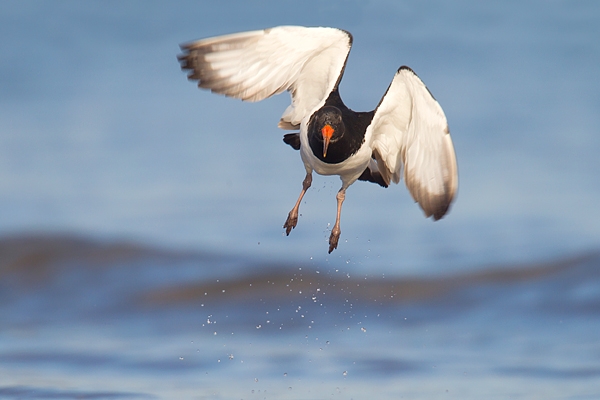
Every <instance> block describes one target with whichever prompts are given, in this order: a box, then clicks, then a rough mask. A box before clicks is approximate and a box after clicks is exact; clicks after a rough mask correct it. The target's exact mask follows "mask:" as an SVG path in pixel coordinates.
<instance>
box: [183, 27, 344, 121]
mask: <svg viewBox="0 0 600 400" xmlns="http://www.w3.org/2000/svg"><path fill="white" fill-rule="evenodd" d="M351 46H352V36H351V35H350V33H348V32H346V31H342V30H339V29H335V28H305V27H299V26H280V27H277V28H271V29H265V30H260V31H251V32H242V33H236V34H232V35H225V36H218V37H214V38H209V39H204V40H199V41H197V42H192V43H187V44H183V45H181V49H182V51H183V54H181V55H180V56H179V57H178V58H179V60H180V62H181V68H182V69H184V70H191V72H190V73H189V75H188V78H189V79H191V80H198V81H199V82H198V86H199V87H201V88H206V89H210V90H211V91H213V92H216V93H221V94H224V95H226V96H230V97H235V98H238V99H242V100H248V101H259V100H263V99H266V98H267V97H270V96H273V95H275V94H279V93H281V92H283V91H285V90H288V91H289V92H290V93H291V96H292V104H291V105H290V106H289V107H288V108H287V110H286V111H285V112H284V114H283V116H282V117H281V121H280V122H279V127H280V128H283V129H295V128H297V127H298V126H299V125H300V122H301V121H302V119H303V118H304V117H305V116H307V115H309V114H310V113H312V112H313V111H314V109H315V107H317V105H319V103H321V102H324V101H325V100H326V98H327V96H328V95H329V93H331V91H332V90H333V89H334V88H335V87H336V86H337V84H338V83H339V80H340V79H341V76H342V73H343V69H344V65H345V63H346V58H347V57H348V53H349V51H350V47H351Z"/></svg>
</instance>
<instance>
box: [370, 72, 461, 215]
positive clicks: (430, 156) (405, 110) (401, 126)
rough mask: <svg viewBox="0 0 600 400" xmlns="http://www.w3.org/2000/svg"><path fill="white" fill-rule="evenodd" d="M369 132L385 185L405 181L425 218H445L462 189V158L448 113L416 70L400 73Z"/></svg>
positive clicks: (381, 104)
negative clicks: (459, 165) (459, 160)
mask: <svg viewBox="0 0 600 400" xmlns="http://www.w3.org/2000/svg"><path fill="white" fill-rule="evenodd" d="M369 129H370V131H371V138H372V142H371V146H372V148H373V154H374V156H375V159H376V161H377V167H378V169H379V171H380V173H381V176H382V177H383V179H384V180H385V182H386V183H388V184H389V182H390V180H391V181H393V182H395V183H398V182H399V181H400V178H401V177H402V175H404V181H405V183H406V186H407V188H408V190H409V191H410V193H411V195H412V197H413V199H414V200H415V201H416V202H418V203H419V205H420V206H421V208H422V209H423V211H424V212H425V215H426V216H427V217H430V216H433V218H434V219H435V220H438V219H440V218H442V217H443V216H444V214H446V212H447V211H448V208H449V207H450V204H451V203H452V200H453V199H454V196H455V194H456V190H457V187H458V173H457V166H456V156H455V154H454V147H453V145H452V139H451V138H450V131H449V129H448V123H447V121H446V116H445V115H444V112H443V110H442V108H441V107H440V105H439V104H438V102H437V101H436V100H435V98H434V97H433V96H432V95H431V93H430V92H429V90H428V89H427V87H426V86H425V84H423V82H422V81H421V80H420V79H419V77H418V76H417V75H416V74H415V73H414V72H413V71H412V70H411V69H410V68H408V67H401V68H400V69H399V70H398V72H397V73H396V75H395V76H394V79H393V80H392V83H391V84H390V87H389V88H388V90H387V92H386V94H385V95H384V96H383V98H382V99H381V102H380V103H379V106H378V107H377V110H376V111H375V115H374V116H373V121H372V123H371V125H370V126H369ZM403 171H404V173H403Z"/></svg>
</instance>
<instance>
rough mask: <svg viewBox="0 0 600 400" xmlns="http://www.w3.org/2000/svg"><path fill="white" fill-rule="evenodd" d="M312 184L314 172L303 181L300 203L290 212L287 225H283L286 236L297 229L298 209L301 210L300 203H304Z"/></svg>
mask: <svg viewBox="0 0 600 400" xmlns="http://www.w3.org/2000/svg"><path fill="white" fill-rule="evenodd" d="M311 183H312V172H307V173H306V177H305V178H304V180H303V181H302V191H301V192H300V197H298V201H297V202H296V205H295V206H294V208H292V211H290V213H289V214H288V217H287V219H286V220H285V224H283V227H284V228H285V234H286V235H288V236H289V234H290V232H291V231H292V229H294V228H295V227H296V224H297V223H298V209H299V208H300V202H301V201H302V198H303V197H304V194H305V193H306V191H307V190H308V188H309V187H310V184H311Z"/></svg>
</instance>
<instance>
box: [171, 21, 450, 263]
mask: <svg viewBox="0 0 600 400" xmlns="http://www.w3.org/2000/svg"><path fill="white" fill-rule="evenodd" d="M351 47H352V35H351V34H350V33H349V32H347V31H344V30H341V29H336V28H321V27H311V28H307V27H300V26H280V27H275V28H271V29H264V30H257V31H250V32H241V33H235V34H230V35H224V36H217V37H212V38H208V39H202V40H198V41H194V42H190V43H185V44H182V45H181V50H182V54H180V55H179V56H178V59H179V62H180V63H181V68H182V69H183V70H184V71H189V74H188V79H190V80H192V81H198V87H200V88H203V89H210V90H211V91H212V92H215V93H220V94H223V95H225V96H229V97H234V98H238V99H241V100H245V101H252V102H254V101H260V100H263V99H266V98H268V97H271V96H273V95H276V94H279V93H282V92H284V91H288V92H289V93H290V95H291V103H292V104H291V105H290V106H289V107H288V108H287V109H286V110H285V112H284V113H283V115H282V117H281V119H280V121H279V125H278V126H279V128H282V129H284V130H299V131H298V132H293V133H287V134H285V135H284V136H283V141H284V142H285V143H287V144H289V145H290V146H292V147H293V148H294V149H296V150H300V156H301V158H302V161H303V163H304V168H305V169H306V177H305V178H304V180H303V182H302V191H301V192H300V196H299V197H298V200H297V201H296V204H295V205H294V207H293V208H292V210H291V211H290V212H289V214H288V217H287V220H286V221H285V224H284V225H283V227H284V229H285V232H286V234H287V235H289V234H290V232H291V230H292V229H294V228H295V227H296V224H297V222H298V209H299V207H300V203H301V201H302V198H303V197H304V194H305V193H306V191H307V190H308V188H309V187H310V186H311V182H312V173H313V171H314V172H316V173H318V174H320V175H339V177H340V179H341V181H342V187H341V188H340V190H339V191H338V192H337V195H336V200H337V215H336V219H335V224H334V226H333V228H332V230H331V235H330V237H329V253H331V252H332V251H333V250H334V249H336V248H337V246H338V241H339V238H340V233H341V229H340V215H341V211H342V203H343V202H344V199H345V197H346V189H348V187H349V186H350V185H352V184H353V183H354V182H356V181H357V180H362V181H368V182H373V183H377V184H379V185H380V186H383V187H388V185H390V183H391V182H394V183H398V182H400V179H401V178H402V177H404V182H405V183H406V186H407V188H408V190H409V192H410V194H411V195H412V197H413V199H414V200H415V202H417V203H419V205H420V206H421V208H422V209H423V211H424V213H425V216H426V217H433V219H434V220H438V219H440V218H442V217H443V216H444V215H445V214H446V212H447V211H448V209H449V207H450V204H451V203H452V200H453V199H454V196H455V194H456V190H457V187H458V173H457V166H456V157H455V154H454V147H453V145H452V140H451V138H450V131H449V129H448V123H447V121H446V116H445V115H444V112H443V111H442V108H441V107H440V105H439V104H438V102H437V101H436V100H435V98H434V97H433V96H432V94H431V93H430V92H429V90H428V89H427V87H426V86H425V84H423V82H422V81H421V80H420V79H419V77H418V76H417V75H416V74H415V73H414V71H413V70H412V69H410V68H409V67H406V66H402V67H400V68H399V69H398V71H397V72H396V74H395V76H394V78H393V79H392V83H391V84H390V86H389V87H388V89H387V91H386V93H385V94H384V95H383V98H382V99H381V101H380V102H379V104H378V105H377V107H376V108H375V110H373V111H368V112H355V111H353V110H351V109H349V108H348V107H346V105H344V103H343V102H342V99H341V97H340V94H339V84H340V81H341V79H342V75H343V73H344V68H345V65H346V60H347V58H348V54H349V52H350V48H351Z"/></svg>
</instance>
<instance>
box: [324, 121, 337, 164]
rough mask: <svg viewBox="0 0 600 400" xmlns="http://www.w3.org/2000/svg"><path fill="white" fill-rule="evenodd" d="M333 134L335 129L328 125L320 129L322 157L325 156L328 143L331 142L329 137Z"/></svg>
mask: <svg viewBox="0 0 600 400" xmlns="http://www.w3.org/2000/svg"><path fill="white" fill-rule="evenodd" d="M333 132H335V129H333V128H332V127H331V125H329V124H327V125H325V126H324V127H323V129H321V134H322V135H323V157H325V156H327V148H328V147H329V141H330V140H331V136H333Z"/></svg>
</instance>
